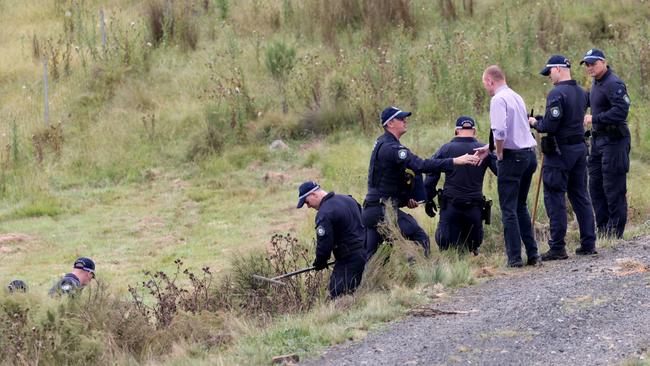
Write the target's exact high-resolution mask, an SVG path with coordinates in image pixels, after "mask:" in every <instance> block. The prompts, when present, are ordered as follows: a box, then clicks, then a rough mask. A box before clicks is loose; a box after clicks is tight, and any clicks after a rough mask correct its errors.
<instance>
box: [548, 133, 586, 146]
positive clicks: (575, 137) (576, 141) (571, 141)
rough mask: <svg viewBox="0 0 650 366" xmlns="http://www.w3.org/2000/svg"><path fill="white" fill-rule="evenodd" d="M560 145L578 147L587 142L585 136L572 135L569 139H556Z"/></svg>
mask: <svg viewBox="0 0 650 366" xmlns="http://www.w3.org/2000/svg"><path fill="white" fill-rule="evenodd" d="M555 140H556V141H557V144H558V145H576V144H581V143H583V142H585V137H584V136H583V135H571V136H567V137H556V138H555Z"/></svg>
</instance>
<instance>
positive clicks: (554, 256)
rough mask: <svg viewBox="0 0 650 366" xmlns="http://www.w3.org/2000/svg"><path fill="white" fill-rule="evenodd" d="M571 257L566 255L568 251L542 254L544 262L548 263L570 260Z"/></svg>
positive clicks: (553, 251)
mask: <svg viewBox="0 0 650 366" xmlns="http://www.w3.org/2000/svg"><path fill="white" fill-rule="evenodd" d="M568 258H569V256H568V255H567V254H566V250H564V249H562V250H549V251H548V252H546V253H542V260H543V261H544V262H547V261H559V260H564V259H568Z"/></svg>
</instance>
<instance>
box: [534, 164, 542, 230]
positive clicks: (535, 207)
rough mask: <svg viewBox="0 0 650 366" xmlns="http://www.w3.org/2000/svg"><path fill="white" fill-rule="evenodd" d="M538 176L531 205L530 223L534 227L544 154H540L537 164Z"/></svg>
mask: <svg viewBox="0 0 650 366" xmlns="http://www.w3.org/2000/svg"><path fill="white" fill-rule="evenodd" d="M539 165H540V168H539V177H538V178H537V189H536V190H535V204H534V205H533V217H532V218H531V221H532V222H531V225H532V226H533V230H534V229H535V217H536V216H537V202H539V188H540V187H541V185H542V169H544V154H542V161H541V163H540V164H539Z"/></svg>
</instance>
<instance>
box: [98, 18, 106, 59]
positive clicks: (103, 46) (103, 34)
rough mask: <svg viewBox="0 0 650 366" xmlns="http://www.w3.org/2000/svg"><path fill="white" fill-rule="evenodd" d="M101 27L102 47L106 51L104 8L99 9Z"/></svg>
mask: <svg viewBox="0 0 650 366" xmlns="http://www.w3.org/2000/svg"><path fill="white" fill-rule="evenodd" d="M99 29H100V31H101V32H102V48H103V49H104V53H106V43H107V41H106V21H105V20H104V8H101V9H99Z"/></svg>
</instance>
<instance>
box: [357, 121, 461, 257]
mask: <svg viewBox="0 0 650 366" xmlns="http://www.w3.org/2000/svg"><path fill="white" fill-rule="evenodd" d="M409 115H410V113H409ZM406 169H410V170H412V171H413V172H414V173H415V174H420V173H432V172H435V171H441V170H446V171H449V170H451V169H453V161H452V159H450V158H449V159H427V160H423V159H421V158H420V157H418V156H417V155H415V154H413V153H412V152H411V151H410V150H409V149H408V148H406V147H405V146H404V145H402V144H401V143H400V142H399V140H398V139H397V138H396V137H395V136H394V135H393V134H392V133H390V132H388V131H386V132H385V133H384V134H383V135H382V136H380V137H379V138H378V139H377V141H376V142H375V146H374V148H373V149H372V154H371V156H370V165H369V167H368V193H367V195H366V199H365V200H364V203H363V215H362V219H363V224H364V226H365V227H366V234H367V237H366V250H367V255H368V258H370V257H371V256H372V255H373V254H375V252H376V251H377V247H378V246H379V245H380V244H381V243H382V242H383V241H384V238H383V237H382V236H381V235H380V234H379V232H378V230H377V225H378V224H379V223H380V222H381V221H382V220H383V219H384V216H385V209H386V207H390V205H389V206H386V204H387V203H388V202H389V201H392V205H393V208H394V209H395V210H396V216H397V225H398V226H399V228H400V231H401V233H402V235H403V236H404V237H405V238H407V239H409V240H413V241H416V242H418V243H419V244H420V245H422V247H424V251H425V255H428V254H429V250H430V248H429V236H428V235H427V233H426V232H425V231H424V230H423V229H422V228H421V227H420V226H419V225H418V223H417V221H415V218H413V216H411V215H409V214H407V213H405V212H403V211H402V210H400V209H399V208H400V207H404V206H406V204H407V202H408V200H409V198H411V196H410V194H411V191H410V190H411V187H409V185H408V184H407V182H406V179H405V174H406Z"/></svg>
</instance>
